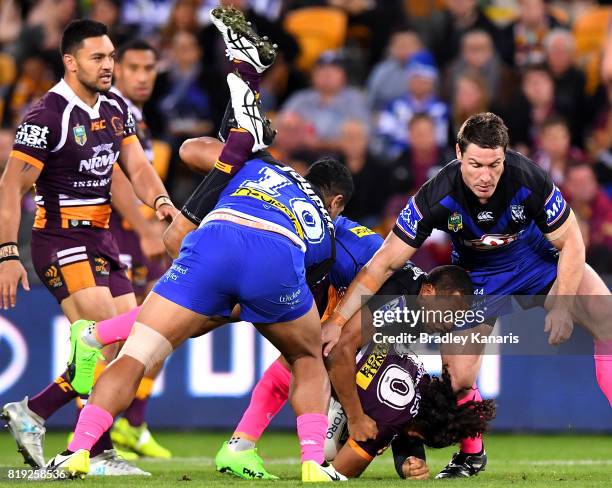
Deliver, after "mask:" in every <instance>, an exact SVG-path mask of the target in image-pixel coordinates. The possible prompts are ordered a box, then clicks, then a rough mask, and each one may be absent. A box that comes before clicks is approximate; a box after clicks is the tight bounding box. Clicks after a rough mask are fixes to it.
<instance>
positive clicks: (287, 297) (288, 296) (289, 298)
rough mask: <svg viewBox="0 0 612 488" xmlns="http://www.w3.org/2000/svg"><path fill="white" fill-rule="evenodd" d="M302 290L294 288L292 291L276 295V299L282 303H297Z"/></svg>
mask: <svg viewBox="0 0 612 488" xmlns="http://www.w3.org/2000/svg"><path fill="white" fill-rule="evenodd" d="M301 294H302V290H295V291H294V292H293V293H285V294H284V295H281V296H280V297H278V301H279V302H280V303H282V304H283V305H291V306H293V305H297V304H298V303H299V302H300V295H301Z"/></svg>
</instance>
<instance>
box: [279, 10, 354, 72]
mask: <svg viewBox="0 0 612 488" xmlns="http://www.w3.org/2000/svg"><path fill="white" fill-rule="evenodd" d="M347 24H348V19H347V16H346V13H344V12H343V11H342V10H339V9H337V8H333V7H307V8H301V9H298V10H294V11H291V12H289V13H288V14H287V17H286V18H285V22H284V26H285V29H286V30H287V31H288V32H289V33H290V34H292V35H293V36H295V38H296V39H297V41H298V44H299V45H300V56H299V58H298V60H297V67H298V68H299V69H301V70H302V71H306V72H308V71H310V69H311V68H312V66H313V65H314V63H315V61H316V60H317V58H318V57H319V55H320V54H321V53H322V52H323V51H327V50H328V49H338V48H339V47H341V46H342V45H343V44H344V40H345V38H346V30H347Z"/></svg>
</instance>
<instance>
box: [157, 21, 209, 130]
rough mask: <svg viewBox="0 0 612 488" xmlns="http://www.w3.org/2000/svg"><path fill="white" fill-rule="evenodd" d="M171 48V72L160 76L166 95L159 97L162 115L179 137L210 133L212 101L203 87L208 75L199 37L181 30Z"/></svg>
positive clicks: (174, 38) (173, 40)
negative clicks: (202, 63)
mask: <svg viewBox="0 0 612 488" xmlns="http://www.w3.org/2000/svg"><path fill="white" fill-rule="evenodd" d="M170 48H171V64H170V69H169V70H168V71H166V72H164V73H162V74H160V82H161V84H162V85H165V93H162V94H160V98H159V107H160V109H161V112H162V113H163V114H164V116H165V117H166V118H168V120H169V127H168V130H169V131H170V133H171V134H172V135H174V136H177V137H179V138H186V137H195V136H198V135H200V136H201V135H203V134H208V133H210V131H211V130H212V124H211V122H210V99H209V96H208V93H207V92H206V90H205V89H204V88H203V77H204V73H203V72H202V66H201V64H200V56H201V53H200V47H199V45H198V41H197V39H196V36H195V35H194V34H193V33H192V32H189V31H179V32H177V33H176V34H174V37H173V38H172V43H171V46H170ZM181 142H182V141H181Z"/></svg>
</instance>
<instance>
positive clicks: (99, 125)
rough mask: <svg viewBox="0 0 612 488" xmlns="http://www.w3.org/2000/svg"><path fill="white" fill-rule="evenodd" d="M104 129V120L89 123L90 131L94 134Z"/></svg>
mask: <svg viewBox="0 0 612 488" xmlns="http://www.w3.org/2000/svg"><path fill="white" fill-rule="evenodd" d="M104 129H106V119H100V120H94V121H92V123H91V131H92V132H96V131H98V130H104Z"/></svg>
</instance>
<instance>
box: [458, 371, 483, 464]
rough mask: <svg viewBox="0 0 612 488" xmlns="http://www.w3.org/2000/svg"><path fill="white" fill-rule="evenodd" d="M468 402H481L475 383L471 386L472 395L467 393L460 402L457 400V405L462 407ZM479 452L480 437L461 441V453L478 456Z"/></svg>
mask: <svg viewBox="0 0 612 488" xmlns="http://www.w3.org/2000/svg"><path fill="white" fill-rule="evenodd" d="M470 401H474V402H481V401H482V397H481V396H480V391H478V386H476V383H474V385H473V386H472V393H468V394H467V395H466V396H465V397H463V398H462V399H461V400H458V401H457V405H463V404H465V403H467V402H470ZM480 451H482V436H481V435H477V436H476V437H468V438H467V439H463V440H462V441H461V452H464V453H466V454H478V453H479V452H480Z"/></svg>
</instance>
